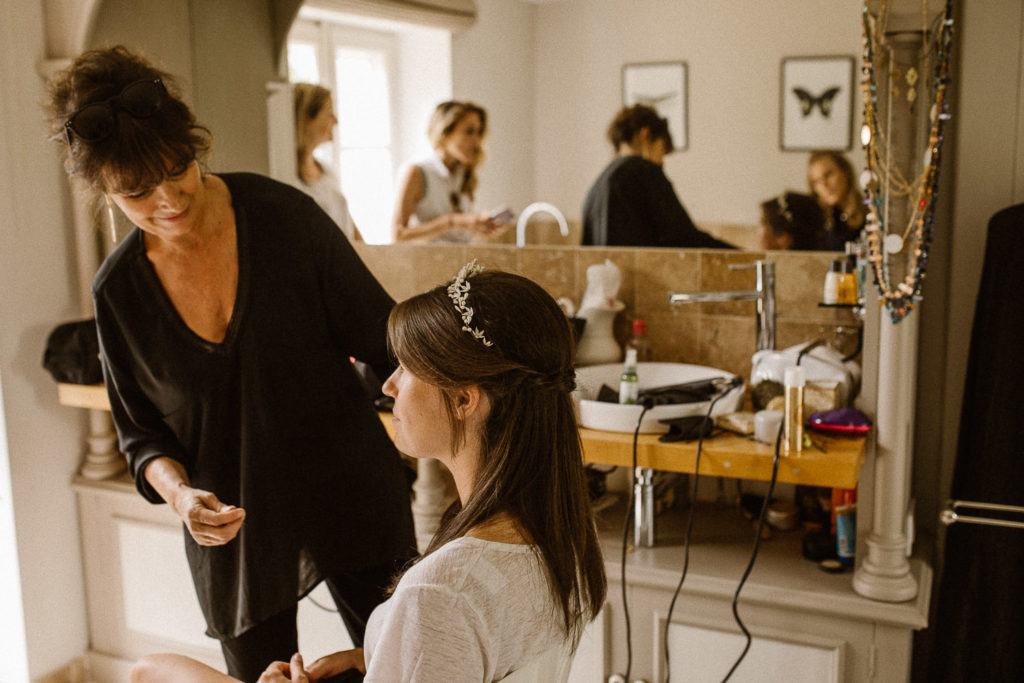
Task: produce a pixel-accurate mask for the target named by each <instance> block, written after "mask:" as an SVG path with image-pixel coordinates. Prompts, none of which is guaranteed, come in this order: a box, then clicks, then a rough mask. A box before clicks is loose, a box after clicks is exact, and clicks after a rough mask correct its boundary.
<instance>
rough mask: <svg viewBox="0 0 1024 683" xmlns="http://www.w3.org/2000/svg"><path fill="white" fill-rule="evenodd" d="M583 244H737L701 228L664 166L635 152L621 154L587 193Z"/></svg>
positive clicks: (662, 245)
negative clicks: (686, 206) (725, 240)
mask: <svg viewBox="0 0 1024 683" xmlns="http://www.w3.org/2000/svg"><path fill="white" fill-rule="evenodd" d="M582 243H583V244H584V245H596V246H608V247H611V246H618V247H693V248H705V249H708V248H712V249H713V248H720V249H732V248H734V247H733V246H732V245H731V244H727V243H725V242H722V241H720V240H717V239H715V238H714V237H712V236H711V235H709V234H707V233H706V232H701V231H700V230H698V229H697V226H695V225H694V224H693V221H692V220H690V215H689V214H688V213H686V209H685V208H683V205H682V203H680V201H679V197H677V196H676V192H675V190H674V189H673V188H672V183H671V182H670V181H669V179H668V177H666V176H665V171H664V170H662V168H661V166H659V165H658V164H656V163H654V162H653V161H648V160H647V159H644V158H643V157H640V156H635V155H627V156H621V157H617V158H616V159H615V160H614V161H612V163H610V164H609V165H608V167H607V168H605V169H604V171H603V172H602V173H601V175H600V176H598V178H597V180H596V181H594V184H593V185H592V186H591V188H590V190H589V191H588V192H587V196H586V199H584V201H583V241H582Z"/></svg>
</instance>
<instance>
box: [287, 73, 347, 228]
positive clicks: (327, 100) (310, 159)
mask: <svg viewBox="0 0 1024 683" xmlns="http://www.w3.org/2000/svg"><path fill="white" fill-rule="evenodd" d="M293 101H294V104H295V151H296V155H297V157H298V158H297V169H298V175H299V178H298V179H299V182H298V183H297V185H298V187H299V188H300V189H301V190H303V191H304V192H305V193H306V194H308V195H310V196H311V197H313V199H315V200H316V203H317V204H319V205H320V208H322V209H323V210H324V211H326V212H327V215H329V216H330V217H331V218H332V219H333V220H334V222H335V223H337V224H338V227H339V228H341V231H342V232H344V233H345V236H346V237H348V238H349V240H350V241H351V240H362V236H361V235H360V234H359V230H358V228H356V224H355V222H354V221H353V220H352V214H350V213H349V210H348V200H347V199H345V195H343V194H342V193H341V185H340V183H339V182H338V177H337V176H336V175H334V173H332V172H331V170H330V169H329V168H328V167H326V166H324V165H323V164H321V163H320V162H319V161H317V160H316V158H315V157H314V156H313V150H314V149H316V148H317V147H319V146H320V145H321V144H323V143H325V142H330V141H331V140H333V139H334V126H335V125H337V123H338V119H337V118H336V117H335V116H334V102H333V101H332V99H331V91H330V90H328V89H327V88H324V87H322V86H319V85H314V84H312V83H296V84H295V86H294V88H293Z"/></svg>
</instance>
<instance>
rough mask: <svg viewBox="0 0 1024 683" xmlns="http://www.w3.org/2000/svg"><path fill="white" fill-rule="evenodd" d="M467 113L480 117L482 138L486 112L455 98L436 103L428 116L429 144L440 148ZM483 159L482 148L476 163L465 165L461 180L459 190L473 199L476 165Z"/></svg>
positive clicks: (485, 131) (475, 183) (485, 126)
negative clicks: (464, 172)
mask: <svg viewBox="0 0 1024 683" xmlns="http://www.w3.org/2000/svg"><path fill="white" fill-rule="evenodd" d="M469 114H476V115H477V116H479V117H480V137H481V138H483V136H484V135H486V133H487V112H486V111H485V110H484V108H483V107H481V106H479V105H476V104H473V103H472V102H460V101H457V100H449V101H447V102H442V103H441V104H439V105H437V107H436V108H435V109H434V113H433V114H431V116H430V123H429V124H428V125H427V139H429V140H430V145H431V147H433V148H434V149H440V148H441V144H442V143H443V142H444V139H445V137H447V136H448V135H449V134H451V132H452V131H453V130H455V126H457V125H459V121H461V120H462V119H464V118H465V117H466V116H467V115H469ZM483 159H484V153H483V150H481V151H480V153H479V154H478V155H477V159H476V163H475V164H473V165H471V166H466V167H465V169H466V179H465V180H464V181H463V182H462V187H461V188H459V191H460V192H461V193H462V194H464V195H466V196H467V197H469V198H470V200H472V199H473V193H474V192H476V186H477V183H478V182H479V180H478V179H477V177H476V167H477V166H479V165H480V163H481V162H482V161H483Z"/></svg>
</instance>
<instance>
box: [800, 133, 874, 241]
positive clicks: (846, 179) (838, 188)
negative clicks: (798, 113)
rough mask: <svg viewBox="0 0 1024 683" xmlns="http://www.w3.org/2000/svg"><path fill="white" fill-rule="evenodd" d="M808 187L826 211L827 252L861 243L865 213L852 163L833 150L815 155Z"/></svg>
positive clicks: (810, 164)
mask: <svg viewBox="0 0 1024 683" xmlns="http://www.w3.org/2000/svg"><path fill="white" fill-rule="evenodd" d="M807 185H808V187H809V188H810V191H811V193H812V194H813V195H814V196H815V197H817V198H818V203H820V204H821V207H822V209H823V210H824V211H825V227H826V230H827V235H826V238H825V246H824V248H825V249H827V250H829V251H843V250H844V248H845V246H846V243H847V242H850V241H856V240H858V239H860V231H861V228H863V227H864V217H865V215H866V211H865V209H864V197H863V196H862V195H861V193H860V190H859V189H857V183H856V182H855V181H854V174H853V166H852V165H851V164H850V162H849V160H848V159H847V158H846V157H845V156H843V155H842V154H840V153H839V152H834V151H832V150H819V151H817V152H812V153H811V156H810V158H809V159H808V160H807Z"/></svg>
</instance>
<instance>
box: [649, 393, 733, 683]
mask: <svg viewBox="0 0 1024 683" xmlns="http://www.w3.org/2000/svg"><path fill="white" fill-rule="evenodd" d="M731 390H732V387H731V386H730V387H728V388H727V389H726V390H725V391H722V392H720V393H719V394H718V395H717V396H715V398H714V399H713V400H712V401H711V403H710V405H708V412H707V414H705V416H704V419H705V420H710V419H711V411H712V410H713V409H714V407H715V404H716V403H718V399H720V398H722V397H723V396H725V395H726V394H728V393H729V391H731ZM699 434H700V436H699V437H698V438H697V457H696V458H695V461H694V465H693V485H692V486H691V487H690V516H689V519H688V520H687V522H686V536H685V538H684V540H683V572H682V575H681V576H680V577H679V584H678V585H677V586H676V590H675V593H673V594H672V602H670V603H669V606H668V615H667V616H666V617H665V635H664V637H663V638H662V643H663V644H664V646H665V683H669V681H670V680H671V679H672V665H671V663H670V661H669V653H668V627H669V626H670V625H671V624H672V611H673V610H674V609H675V606H676V598H678V597H679V592H680V591H681V590H682V588H683V582H684V581H686V572H687V570H688V569H689V567H690V533H691V532H692V531H693V518H694V512H695V509H696V506H697V483H698V479H699V477H700V454H701V451H702V450H703V448H704V430H703V429H702V430H700V431H699Z"/></svg>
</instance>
